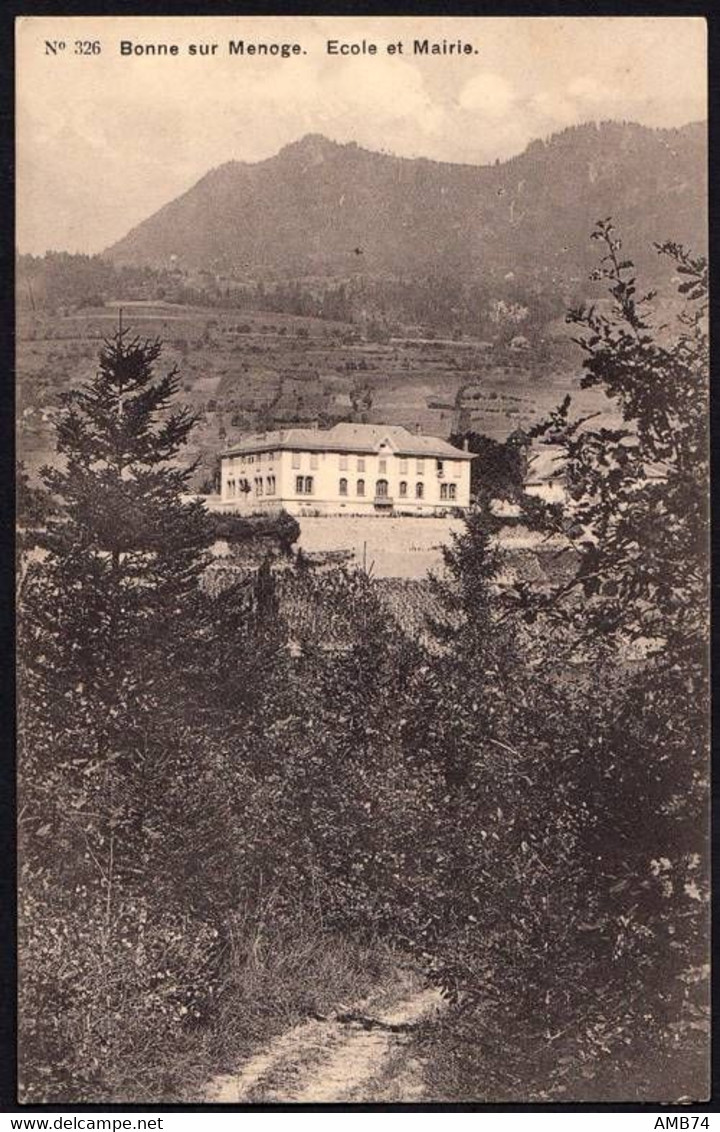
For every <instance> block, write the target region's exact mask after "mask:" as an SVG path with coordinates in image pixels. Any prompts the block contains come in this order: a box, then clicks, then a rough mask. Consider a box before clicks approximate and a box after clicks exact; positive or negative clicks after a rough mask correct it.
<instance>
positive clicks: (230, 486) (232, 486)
mask: <svg viewBox="0 0 720 1132" xmlns="http://www.w3.org/2000/svg"><path fill="white" fill-rule="evenodd" d="M228 493H229V494H230V495H234V494H235V480H228Z"/></svg>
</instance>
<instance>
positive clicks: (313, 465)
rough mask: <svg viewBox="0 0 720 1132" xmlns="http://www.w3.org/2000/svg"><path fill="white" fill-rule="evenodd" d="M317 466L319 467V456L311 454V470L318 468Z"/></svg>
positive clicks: (315, 453) (314, 453)
mask: <svg viewBox="0 0 720 1132" xmlns="http://www.w3.org/2000/svg"><path fill="white" fill-rule="evenodd" d="M317 466H318V454H317V452H311V453H310V467H311V468H317Z"/></svg>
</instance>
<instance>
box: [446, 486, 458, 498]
mask: <svg viewBox="0 0 720 1132" xmlns="http://www.w3.org/2000/svg"><path fill="white" fill-rule="evenodd" d="M448 496H449V498H450V499H457V485H456V484H454V483H449V484H448Z"/></svg>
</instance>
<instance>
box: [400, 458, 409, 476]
mask: <svg viewBox="0 0 720 1132" xmlns="http://www.w3.org/2000/svg"><path fill="white" fill-rule="evenodd" d="M407 471H408V462H407V460H401V461H400V475H401V476H406V475H407Z"/></svg>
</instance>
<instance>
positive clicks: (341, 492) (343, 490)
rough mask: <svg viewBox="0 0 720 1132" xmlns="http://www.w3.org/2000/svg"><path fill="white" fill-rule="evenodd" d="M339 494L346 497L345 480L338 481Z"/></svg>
mask: <svg viewBox="0 0 720 1132" xmlns="http://www.w3.org/2000/svg"><path fill="white" fill-rule="evenodd" d="M340 494H341V495H347V480H346V479H342V480H340Z"/></svg>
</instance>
